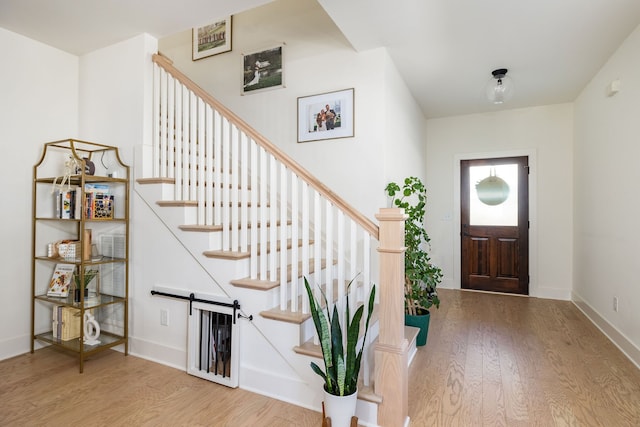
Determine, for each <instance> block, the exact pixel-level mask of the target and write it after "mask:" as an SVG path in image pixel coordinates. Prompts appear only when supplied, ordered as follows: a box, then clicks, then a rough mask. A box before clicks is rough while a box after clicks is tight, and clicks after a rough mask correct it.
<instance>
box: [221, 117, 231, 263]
mask: <svg viewBox="0 0 640 427" xmlns="http://www.w3.org/2000/svg"><path fill="white" fill-rule="evenodd" d="M230 138H231V129H230V124H229V120H227V119H226V118H223V120H222V168H221V169H220V173H221V174H222V250H224V251H228V250H230V249H231V234H230V233H231V215H230V211H229V204H230V202H231V198H230V192H229V184H230V183H229V178H230V177H229V165H230V164H231V162H230V161H229V156H230Z"/></svg>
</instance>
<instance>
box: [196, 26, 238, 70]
mask: <svg viewBox="0 0 640 427" xmlns="http://www.w3.org/2000/svg"><path fill="white" fill-rule="evenodd" d="M191 37H192V45H193V52H192V56H191V59H192V60H193V61H196V60H198V59H202V58H206V57H207V56H212V55H217V54H219V53H224V52H229V51H230V50H231V16H228V17H227V18H225V19H223V20H221V21H217V22H214V23H213V24H209V25H205V26H203V27H196V28H194V29H193V34H192V36H191Z"/></svg>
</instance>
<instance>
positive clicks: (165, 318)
mask: <svg viewBox="0 0 640 427" xmlns="http://www.w3.org/2000/svg"><path fill="white" fill-rule="evenodd" d="M160 324H161V325H162V326H169V312H168V311H167V310H166V309H164V308H163V309H162V310H160Z"/></svg>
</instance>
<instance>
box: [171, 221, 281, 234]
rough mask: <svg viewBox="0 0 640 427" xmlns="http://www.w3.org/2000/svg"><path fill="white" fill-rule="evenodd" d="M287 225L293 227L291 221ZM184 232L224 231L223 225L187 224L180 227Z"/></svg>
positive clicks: (249, 225)
mask: <svg viewBox="0 0 640 427" xmlns="http://www.w3.org/2000/svg"><path fill="white" fill-rule="evenodd" d="M280 224H281V223H280V221H278V222H277V223H276V225H277V226H280ZM261 225H262V223H258V227H260V226H261ZM287 225H291V221H287ZM266 226H267V227H271V222H270V221H267V223H266ZM238 227H239V226H238ZM247 227H248V228H251V224H250V223H249V224H247ZM178 228H179V229H180V230H182V231H198V232H212V231H222V225H200V224H186V225H180V226H179V227H178Z"/></svg>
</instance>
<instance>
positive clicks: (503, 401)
mask: <svg viewBox="0 0 640 427" xmlns="http://www.w3.org/2000/svg"><path fill="white" fill-rule="evenodd" d="M440 294H441V297H442V298H441V299H442V300H443V302H442V305H441V308H440V309H439V310H435V311H434V312H433V314H432V320H431V329H430V331H429V341H428V343H427V345H426V346H425V347H422V348H421V349H420V350H419V351H418V355H417V356H416V359H415V360H414V362H413V364H412V366H411V368H410V371H409V377H410V384H409V395H410V402H409V416H410V417H411V420H412V424H411V425H412V426H606V427H609V426H611V427H624V426H640V371H639V370H638V369H637V368H636V367H635V366H634V365H633V364H632V363H631V362H629V361H628V360H627V359H626V358H625V357H624V356H623V355H622V354H621V353H620V352H619V351H618V350H617V349H616V348H615V347H614V346H613V345H612V344H611V343H610V342H609V341H608V340H607V339H606V338H605V337H604V336H603V335H602V334H601V333H600V332H599V331H598V330H597V329H596V328H595V327H594V326H593V325H592V324H591V323H590V322H589V321H588V320H587V319H586V318H585V317H584V316H583V315H582V314H581V313H580V312H579V311H578V310H577V309H576V308H575V307H574V306H573V304H571V303H569V302H562V301H550V300H539V299H535V298H522V297H514V296H506V295H489V294H483V293H474V292H462V291H450V290H442V291H441V292H440ZM320 422H321V416H320V414H319V413H317V412H313V411H310V410H306V409H302V408H298V407H296V406H293V405H289V404H286V403H283V402H279V401H276V400H272V399H268V398H265V397H262V396H260V395H256V394H254V393H250V392H247V391H244V390H239V389H235V390H232V389H229V388H226V387H224V386H219V385H216V384H213V383H210V382H208V381H205V380H201V379H198V378H195V377H192V376H190V375H187V374H186V373H184V372H182V371H179V370H176V369H173V368H168V367H165V366H162V365H159V364H155V363H152V362H149V361H146V360H143V359H139V358H136V357H133V356H127V357H124V356H123V355H122V354H120V353H116V352H107V353H104V354H103V355H99V356H96V357H94V358H92V359H90V360H89V361H87V363H85V373H84V374H78V367H77V364H76V360H75V359H74V358H73V357H71V356H69V355H68V354H65V353H60V352H58V351H54V350H50V349H43V350H39V351H37V352H36V353H35V354H33V355H31V354H26V355H22V356H18V357H15V358H12V359H9V360H5V361H0V426H31V425H39V426H40V425H47V426H71V425H86V426H139V425H142V426H233V427H244V426H247V427H249V426H266V427H294V426H295V427H317V426H319V425H320ZM394 427H395V426H394Z"/></svg>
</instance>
